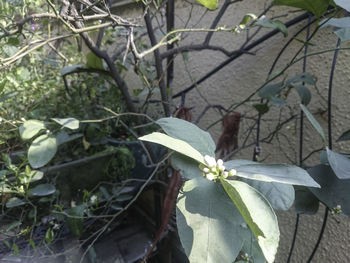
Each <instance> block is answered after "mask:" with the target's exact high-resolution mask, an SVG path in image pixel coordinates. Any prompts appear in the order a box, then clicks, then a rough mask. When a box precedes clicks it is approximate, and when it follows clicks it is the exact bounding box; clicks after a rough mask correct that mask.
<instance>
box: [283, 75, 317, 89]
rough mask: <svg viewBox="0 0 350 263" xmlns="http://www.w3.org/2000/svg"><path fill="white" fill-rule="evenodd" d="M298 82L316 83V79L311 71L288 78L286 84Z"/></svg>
mask: <svg viewBox="0 0 350 263" xmlns="http://www.w3.org/2000/svg"><path fill="white" fill-rule="evenodd" d="M296 83H299V84H310V85H316V79H315V78H314V76H312V75H311V74H310V73H308V72H304V73H301V74H298V75H296V76H295V77H293V78H290V79H288V80H287V81H286V86H290V85H294V84H296Z"/></svg>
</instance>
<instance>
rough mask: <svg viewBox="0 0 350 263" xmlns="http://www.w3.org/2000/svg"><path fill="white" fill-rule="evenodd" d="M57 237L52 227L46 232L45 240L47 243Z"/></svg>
mask: <svg viewBox="0 0 350 263" xmlns="http://www.w3.org/2000/svg"><path fill="white" fill-rule="evenodd" d="M54 238H55V234H54V232H53V230H52V228H51V227H50V228H49V229H48V230H47V231H46V233H45V242H46V244H50V243H51V242H52V241H53V240H54Z"/></svg>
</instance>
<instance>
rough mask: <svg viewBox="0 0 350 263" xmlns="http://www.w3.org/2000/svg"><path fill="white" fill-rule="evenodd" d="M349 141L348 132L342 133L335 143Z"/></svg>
mask: <svg viewBox="0 0 350 263" xmlns="http://www.w3.org/2000/svg"><path fill="white" fill-rule="evenodd" d="M349 140H350V130H348V131H346V132H344V133H343V134H342V135H341V136H340V137H339V138H338V140H337V142H342V141H349Z"/></svg>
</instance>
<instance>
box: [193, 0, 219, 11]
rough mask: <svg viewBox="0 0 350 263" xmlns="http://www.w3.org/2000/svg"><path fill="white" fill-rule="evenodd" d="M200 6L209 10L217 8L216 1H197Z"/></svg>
mask: <svg viewBox="0 0 350 263" xmlns="http://www.w3.org/2000/svg"><path fill="white" fill-rule="evenodd" d="M197 1H198V2H199V3H200V4H202V5H203V6H205V7H206V8H208V9H209V10H215V9H216V8H217V7H218V0H197Z"/></svg>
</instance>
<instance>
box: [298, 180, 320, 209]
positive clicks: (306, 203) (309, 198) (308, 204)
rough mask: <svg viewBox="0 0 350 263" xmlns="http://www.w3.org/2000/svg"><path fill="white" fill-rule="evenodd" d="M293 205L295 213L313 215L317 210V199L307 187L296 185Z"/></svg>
mask: <svg viewBox="0 0 350 263" xmlns="http://www.w3.org/2000/svg"><path fill="white" fill-rule="evenodd" d="M294 206H295V211H296V212H297V214H306V215H314V214H316V213H317V211H318V207H319V201H318V199H317V198H316V196H315V195H314V194H313V193H312V192H311V191H310V190H309V189H308V188H307V187H304V186H296V187H295V205H294Z"/></svg>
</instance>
